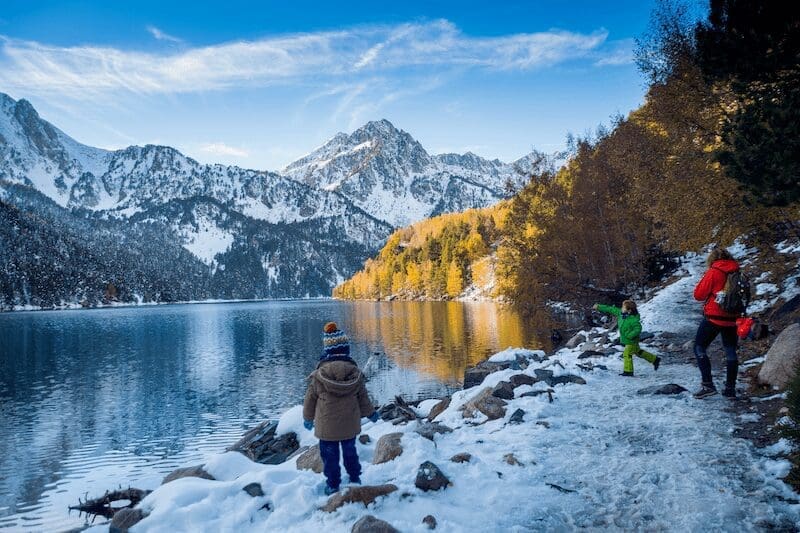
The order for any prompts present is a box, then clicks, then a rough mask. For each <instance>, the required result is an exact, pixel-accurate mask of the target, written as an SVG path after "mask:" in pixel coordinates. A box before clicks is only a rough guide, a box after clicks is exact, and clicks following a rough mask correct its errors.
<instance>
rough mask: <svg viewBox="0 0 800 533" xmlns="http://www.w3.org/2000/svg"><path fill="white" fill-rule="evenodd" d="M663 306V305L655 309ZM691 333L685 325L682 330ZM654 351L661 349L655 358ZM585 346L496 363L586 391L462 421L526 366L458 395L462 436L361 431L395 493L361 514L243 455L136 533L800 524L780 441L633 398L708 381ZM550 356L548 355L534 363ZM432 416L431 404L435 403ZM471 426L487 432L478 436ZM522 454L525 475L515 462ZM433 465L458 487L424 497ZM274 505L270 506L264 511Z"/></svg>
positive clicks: (286, 467)
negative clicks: (386, 441) (626, 366)
mask: <svg viewBox="0 0 800 533" xmlns="http://www.w3.org/2000/svg"><path fill="white" fill-rule="evenodd" d="M687 271H688V275H687V276H685V277H683V278H682V279H680V280H678V281H677V282H676V283H675V284H673V285H671V286H669V287H667V288H666V289H664V290H663V291H661V292H659V293H658V294H656V295H655V297H654V298H653V300H651V303H650V304H649V305H650V307H648V306H647V305H643V306H642V308H643V309H648V312H649V314H650V315H651V318H650V320H651V322H650V324H651V325H656V324H666V323H673V322H671V320H670V319H671V318H672V317H673V314H672V313H674V311H675V308H673V307H670V306H668V305H664V304H666V303H667V302H668V301H672V300H678V301H679V302H680V305H685V306H688V305H689V302H690V301H691V294H690V293H689V294H688V295H687V294H686V292H685V288H686V287H685V286H686V285H687V284H690V283H691V282H692V281H693V278H694V275H695V270H694V264H692V265H690V266H689V267H688V268H687ZM656 304H660V305H656ZM678 329H680V330H681V331H685V329H686V325H685V324H684V325H683V326H682V327H680V328H678ZM651 349H652V348H651ZM580 351H581V349H580V348H576V349H574V350H569V349H562V350H560V351H559V352H557V353H556V354H554V355H553V356H552V357H551V358H549V359H545V360H544V361H541V362H536V360H535V359H533V358H531V356H533V355H537V354H535V353H534V352H530V351H527V350H523V349H509V350H507V351H505V352H501V353H500V354H497V355H496V356H494V357H493V359H497V360H504V359H509V358H516V357H517V356H518V355H519V356H523V357H527V358H528V360H529V361H530V362H531V364H530V366H528V368H527V369H525V370H524V373H525V374H528V375H531V376H534V375H535V371H536V370H537V369H539V368H547V369H548V370H552V371H554V374H555V375H562V374H575V375H580V376H581V377H583V378H584V379H585V380H586V382H587V383H586V384H585V385H577V384H567V385H557V386H555V387H554V401H553V402H552V403H551V402H549V401H548V399H547V395H540V396H535V397H524V398H523V397H520V394H522V393H524V392H527V391H529V390H537V389H545V388H546V385H545V384H544V383H542V382H540V383H537V384H535V385H533V386H522V387H519V388H517V389H516V391H515V393H516V398H515V399H514V400H511V401H510V402H509V404H508V406H507V414H506V416H505V417H504V418H503V419H499V420H495V421H489V422H486V423H484V424H480V422H481V420H480V419H476V420H474V421H467V420H465V419H464V418H463V417H462V414H461V412H460V410H459V408H460V406H462V405H463V404H464V403H465V402H466V401H468V400H469V399H470V398H471V397H473V396H474V395H476V394H477V393H478V392H479V391H480V390H481V389H482V388H483V387H484V386H493V385H495V384H496V383H498V382H500V381H501V380H504V379H508V378H509V377H510V376H511V375H513V374H516V373H519V371H515V370H504V371H500V372H496V373H494V374H492V375H490V376H489V377H487V378H486V381H485V382H484V383H483V384H482V385H481V386H480V387H475V388H472V389H468V390H466V391H460V392H457V393H455V394H454V395H453V397H452V403H451V405H450V407H449V408H448V409H447V410H446V411H444V413H442V414H441V415H440V416H439V417H437V421H439V422H442V423H444V424H446V425H448V426H450V427H451V428H453V429H454V430H455V431H454V432H452V433H449V434H444V435H437V436H436V438H435V442H431V441H429V440H426V439H424V438H422V437H420V436H419V435H418V434H416V433H415V432H414V429H415V427H416V424H417V423H416V422H412V423H411V424H408V425H406V426H403V425H401V426H394V425H391V424H389V423H387V422H383V421H379V422H378V423H376V424H372V423H366V424H365V426H364V428H363V433H367V434H369V435H370V436H371V438H372V442H371V443H370V444H367V445H362V444H360V443H359V444H358V451H359V455H360V457H361V461H362V465H363V466H364V473H363V475H362V480H363V481H364V483H365V484H370V485H374V484H383V483H394V484H395V485H397V486H398V487H399V490H398V491H397V492H395V493H393V494H391V495H389V496H386V497H383V498H381V499H379V500H378V501H377V502H376V503H375V504H373V505H372V506H370V508H369V509H365V508H364V507H363V505H361V504H350V505H346V506H344V507H342V508H341V509H340V510H338V511H336V512H334V513H331V514H328V513H325V512H322V511H321V510H320V509H319V508H320V507H321V506H323V505H324V504H325V502H326V497H325V496H323V494H322V488H323V483H324V480H323V477H322V476H321V475H317V474H313V473H311V472H309V471H298V470H296V468H295V465H294V460H289V461H287V462H286V463H284V464H282V465H277V466H265V465H260V464H256V463H253V462H251V461H249V460H248V459H246V458H244V457H242V456H241V455H239V454H237V453H226V454H221V455H213V456H209V457H208V459H207V461H206V466H205V468H206V469H207V470H208V471H209V472H210V473H211V474H212V475H213V476H215V477H216V478H217V480H218V481H209V480H202V479H195V478H191V479H190V478H187V479H182V480H179V481H176V482H173V483H169V484H167V485H163V486H161V487H158V488H157V489H156V490H155V491H154V492H153V493H152V494H151V495H150V496H148V497H147V498H146V499H145V500H144V502H143V503H142V504H141V505H140V507H141V508H142V509H144V510H145V511H146V512H147V513H150V514H149V516H148V517H147V518H145V519H144V520H143V521H142V522H140V523H139V524H138V525H137V530H138V531H173V530H182V529H193V530H195V529H197V530H199V529H215V530H236V531H262V530H264V529H269V530H285V531H298V532H299V531H323V530H324V531H334V532H339V531H341V532H347V531H350V528H351V527H352V524H353V523H354V522H355V521H356V520H357V519H358V518H359V517H361V516H364V515H366V514H372V515H375V516H377V517H379V518H381V519H383V520H386V521H388V522H389V523H391V524H392V525H393V526H395V527H397V528H398V529H400V530H401V531H424V530H425V526H423V525H422V523H421V520H422V518H423V517H424V516H426V515H428V514H432V515H434V516H435V517H436V519H437V521H438V524H439V525H438V527H437V531H453V532H456V531H509V530H510V531H527V530H535V531H572V530H575V529H588V530H615V531H616V530H620V531H625V530H648V531H680V532H683V531H753V530H770V529H784V530H793V528H795V527H796V525H797V524H798V523H800V505H799V504H797V503H793V502H796V501H797V495H796V494H794V493H793V492H792V491H791V489H790V488H789V487H788V486H787V485H785V484H784V483H783V482H782V481H781V480H780V478H781V477H783V476H785V475H786V474H787V473H788V471H789V468H790V465H789V462H788V461H787V460H785V459H782V458H781V457H780V455H781V454H785V453H787V452H788V451H790V450H791V447H789V446H787V445H786V443H785V441H781V443H779V445H776V446H774V447H771V448H768V449H762V450H758V449H755V448H754V447H753V446H752V444H751V443H750V442H748V441H745V440H742V439H738V438H733V437H732V436H731V434H732V433H733V429H734V423H735V420H734V419H733V418H732V416H731V414H730V413H729V412H727V411H726V410H725V402H726V401H727V400H725V399H724V398H722V397H720V396H717V397H714V398H711V399H706V400H704V401H698V400H694V399H693V398H692V397H691V396H690V395H689V394H688V393H683V394H680V395H677V396H652V395H640V394H637V390H638V389H641V388H644V387H646V386H649V385H654V384H664V383H678V384H682V385H684V386H685V387H687V388H691V387H692V386H693V385H694V384H695V383H696V382H697V379H698V375H697V369H696V368H695V367H693V366H691V365H685V364H665V365H662V367H661V368H660V369H659V371H658V372H654V371H653V370H652V368H651V367H649V365H646V364H644V363H643V362H641V361H638V360H637V363H636V364H637V376H638V377H637V378H634V379H630V378H622V377H620V376H618V372H619V371H620V370H621V369H622V362H621V360H620V357H619V353H618V354H617V355H616V356H611V357H606V358H603V359H602V360H600V361H597V360H595V362H600V363H602V364H603V365H605V366H606V367H607V369H599V368H595V370H593V371H585V370H582V369H580V368H579V367H578V366H577V364H578V363H585V361H584V360H578V355H579V354H580ZM538 355H541V354H538ZM426 406H427V407H430V402H428V403H427V404H426ZM516 409H523V410H524V411H525V415H524V420H523V422H522V423H521V424H519V425H513V426H512V425H509V424H508V419H509V417H510V416H511V414H512V413H513V412H514V411H515V410H516ZM475 422H477V423H479V424H478V425H475ZM280 428H281V429H280V431H290V430H291V431H295V432H296V433H297V434H298V436H299V438H300V440H301V443H302V444H306V445H308V444H313V443H315V442H316V441H315V439H314V437H313V435H311V433H310V432H308V431H305V430H304V429H303V428H302V425H301V416H300V408H299V407H295V408H292V409H290V410H289V411H287V412H286V413H285V414H284V416H283V417H282V419H281V424H280ZM397 431H399V432H402V433H403V437H402V445H403V448H404V451H403V453H402V455H401V456H399V457H398V458H397V459H395V460H393V461H391V462H389V463H385V464H381V465H372V464H371V461H370V460H371V458H372V454H373V452H374V446H375V442H376V441H377V439H378V438H379V437H380V436H381V435H383V434H386V433H390V432H397ZM462 452H467V453H470V454H472V459H471V461H470V462H468V463H464V464H456V463H453V462H451V461H450V460H449V458H450V457H451V456H453V455H454V454H456V453H462ZM509 453H512V454H513V455H514V457H515V458H516V459H517V460H518V461H519V462H520V463H521V465H512V464H509V463H508V462H507V461H506V460H505V459H504V457H505V456H506V454H509ZM423 461H432V462H434V463H435V464H437V465H438V466H439V467H440V468H441V469H442V470H443V471H444V473H445V474H446V475H447V476H448V477H449V479H450V480H451V482H452V486H451V487H448V488H446V489H444V490H441V491H439V492H429V493H424V492H421V491H420V490H419V489H417V488H416V487H415V486H414V476H415V473H416V470H417V467H418V466H419V465H420V464H421V463H422V462H423ZM252 482H257V483H260V484H261V486H262V488H263V490H264V493H265V496H263V497H258V498H251V497H250V496H248V495H247V494H245V493H244V492H243V491H242V488H243V487H244V486H245V485H247V484H249V483H252ZM266 501H269V502H270V503H271V506H272V509H273V510H264V509H261V507H262V506H263V505H264V503H265V502H266Z"/></svg>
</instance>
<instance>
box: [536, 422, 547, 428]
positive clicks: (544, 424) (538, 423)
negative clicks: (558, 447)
mask: <svg viewBox="0 0 800 533" xmlns="http://www.w3.org/2000/svg"><path fill="white" fill-rule="evenodd" d="M536 425H537V426H542V427H543V428H547V429H550V422H548V421H547V420H537V421H536Z"/></svg>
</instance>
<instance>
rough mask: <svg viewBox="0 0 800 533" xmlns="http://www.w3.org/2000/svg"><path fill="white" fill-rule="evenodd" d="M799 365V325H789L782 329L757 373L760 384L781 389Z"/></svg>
mask: <svg viewBox="0 0 800 533" xmlns="http://www.w3.org/2000/svg"><path fill="white" fill-rule="evenodd" d="M798 364H800V324H796V323H795V324H790V325H788V326H787V327H786V329H784V330H783V331H782V332H781V334H780V335H778V338H776V339H775V342H773V343H772V346H771V347H770V349H769V351H768V352H767V357H766V360H765V361H764V364H763V365H762V366H761V370H760V371H759V372H758V380H759V381H760V382H761V383H766V384H768V385H772V386H773V387H778V388H783V387H785V386H786V385H787V384H788V383H789V381H790V380H791V379H792V378H793V377H794V376H795V375H796V372H797V367H798Z"/></svg>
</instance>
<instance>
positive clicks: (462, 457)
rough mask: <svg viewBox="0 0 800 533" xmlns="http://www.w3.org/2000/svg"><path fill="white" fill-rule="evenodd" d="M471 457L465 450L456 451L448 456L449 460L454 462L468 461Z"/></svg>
mask: <svg viewBox="0 0 800 533" xmlns="http://www.w3.org/2000/svg"><path fill="white" fill-rule="evenodd" d="M471 459H472V454H469V453H467V452H461V453H457V454H455V455H454V456H453V457H451V458H450V460H451V461H453V462H454V463H468V462H469V461H470V460H471Z"/></svg>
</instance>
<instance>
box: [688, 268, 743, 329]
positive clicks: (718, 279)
mask: <svg viewBox="0 0 800 533" xmlns="http://www.w3.org/2000/svg"><path fill="white" fill-rule="evenodd" d="M737 270H739V263H737V262H736V261H734V260H732V259H719V260H717V261H714V262H713V263H711V268H709V269H708V270H706V273H705V274H703V279H701V280H700V282H699V283H698V284H697V287H695V288H694V299H695V300H699V301H701V302H702V301H705V302H706V304H705V305H704V306H703V315H704V316H705V317H706V318H707V319H708V320H709V321H710V322H711V323H712V324H716V325H717V326H722V327H731V326H736V318H737V316H736V315H734V314H731V313H726V312H725V311H723V310H722V308H721V307H720V306H719V304H718V303H717V301H716V299H715V297H716V295H717V293H718V292H719V291H721V290H722V289H724V288H725V281H726V279H727V277H728V274H729V273H731V272H736V271H737ZM711 317H714V318H711ZM716 317H730V320H725V319H720V318H716Z"/></svg>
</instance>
